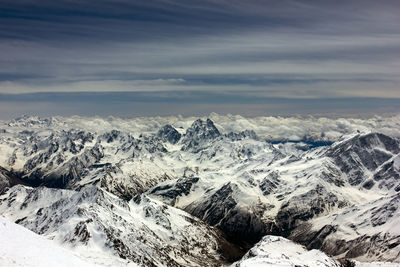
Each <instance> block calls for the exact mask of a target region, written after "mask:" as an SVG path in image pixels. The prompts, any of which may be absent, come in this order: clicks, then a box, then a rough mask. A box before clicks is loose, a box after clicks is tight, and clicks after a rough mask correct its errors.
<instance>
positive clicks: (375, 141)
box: [326, 133, 400, 185]
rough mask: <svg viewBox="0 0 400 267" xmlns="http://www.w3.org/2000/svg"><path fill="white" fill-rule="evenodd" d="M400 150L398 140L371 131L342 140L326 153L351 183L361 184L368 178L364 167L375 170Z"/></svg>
mask: <svg viewBox="0 0 400 267" xmlns="http://www.w3.org/2000/svg"><path fill="white" fill-rule="evenodd" d="M382 148H383V149H382ZM384 150H386V151H387V152H385V151H384ZM399 152H400V143H399V141H398V140H396V139H394V138H391V137H389V136H386V135H383V134H380V133H371V134H367V135H363V136H359V135H358V136H355V137H353V138H352V139H350V140H348V141H346V142H342V143H340V144H339V145H337V146H334V147H333V148H331V149H329V150H328V151H327V153H326V155H327V156H329V157H331V158H332V159H333V160H334V162H335V163H336V165H337V166H339V168H340V169H341V170H342V171H343V172H344V173H346V174H347V175H348V179H349V183H350V184H351V185H359V184H361V183H362V182H363V181H365V179H366V176H365V174H364V171H363V170H364V168H366V169H368V170H370V171H373V170H375V169H376V168H377V167H378V166H380V165H381V164H383V163H384V162H385V161H387V160H389V159H390V158H391V157H392V154H398V153H399Z"/></svg>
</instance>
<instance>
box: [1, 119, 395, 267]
mask: <svg viewBox="0 0 400 267" xmlns="http://www.w3.org/2000/svg"><path fill="white" fill-rule="evenodd" d="M214 116H215V115H214ZM114 120H115V121H116V122H115V121H114ZM145 121H146V119H143V120H142V121H135V123H132V125H133V126H132V128H129V123H130V122H132V121H128V120H126V121H123V120H120V119H109V120H103V119H100V118H93V119H87V118H82V119H79V118H75V120H71V119H69V118H66V119H61V118H48V119H40V118H36V117H23V118H20V119H17V120H13V121H11V122H4V123H3V124H2V125H1V126H0V129H1V134H0V152H1V153H0V194H1V195H0V214H1V215H3V216H4V217H6V218H9V219H11V220H13V221H16V222H17V223H18V224H20V225H23V226H25V227H27V228H28V229H30V230H32V231H34V232H36V233H38V234H41V235H43V236H45V237H47V238H50V239H53V240H55V241H56V242H57V243H58V244H61V245H62V246H64V247H66V248H69V249H72V250H77V251H79V253H81V254H82V255H93V256H91V257H93V258H95V257H97V256H95V255H100V256H99V257H98V259H99V260H98V261H95V263H97V264H102V263H104V262H120V261H121V262H125V263H127V262H135V263H138V264H141V263H143V264H145V265H146V266H151V265H153V266H159V265H164V266H218V265H223V264H228V262H232V261H234V260H238V259H239V258H240V257H241V256H242V255H243V254H244V253H245V252H246V250H247V249H249V248H250V247H252V246H253V245H254V244H255V243H257V242H258V241H260V240H261V239H262V238H263V237H264V236H266V235H271V234H273V235H279V236H283V237H286V238H289V239H291V240H294V241H296V242H299V243H301V244H302V245H304V246H305V247H306V248H308V249H320V250H322V251H324V252H326V253H328V254H329V255H332V256H335V257H336V258H338V259H339V258H355V259H357V260H359V261H377V260H379V261H395V262H400V246H399V244H400V232H399V231H398V229H397V228H398V227H396V226H397V224H399V223H400V216H399V212H398V207H399V193H398V192H399V191H400V140H399V139H398V136H397V135H396V134H393V131H392V130H393V129H390V127H388V125H386V126H385V127H382V132H384V133H381V132H375V130H376V125H377V124H372V123H371V122H369V124H367V123H364V122H360V121H357V127H358V126H361V125H364V126H363V127H364V128H362V130H363V131H362V132H361V133H358V132H357V131H354V127H351V126H349V125H347V126H346V127H344V126H343V121H342V122H341V123H342V124H340V125H342V126H340V127H338V129H347V130H346V131H345V132H343V133H344V135H338V134H333V133H329V132H327V131H326V130H324V132H320V133H319V134H317V133H316V132H315V131H314V132H312V133H309V134H307V136H306V137H304V138H303V139H296V138H294V140H292V141H291V138H288V137H287V136H286V135H285V136H282V138H277V137H276V136H275V137H273V138H272V137H271V136H272V135H271V134H268V133H267V130H266V128H265V127H264V128H263V125H260V126H259V128H254V127H253V128H249V129H246V128H243V129H241V131H238V132H231V131H227V129H233V128H235V127H233V126H232V125H231V124H228V123H225V122H224V123H223V122H219V124H218V125H222V126H221V128H220V129H219V127H218V125H216V124H215V123H214V122H213V121H212V120H211V119H206V120H203V119H196V120H193V121H191V122H188V121H187V120H184V119H182V118H181V120H176V121H174V120H172V119H170V120H169V121H168V120H167V121H166V120H164V119H162V118H160V119H158V121H152V120H150V119H148V123H150V124H151V125H146V124H145V123H144V122H145ZM263 121H265V120H261V119H260V122H263ZM282 121H284V119H282ZM382 121H383V120H382ZM392 121H393V119H392ZM165 122H167V123H165ZM168 122H173V123H172V124H170V123H168ZM249 122H250V120H248V121H245V120H244V119H242V118H239V119H237V120H236V123H238V124H240V125H247V126H248V125H254V124H250V123H249ZM330 122H331V123H332V124H334V123H333V122H332V121H330ZM161 123H165V124H164V125H161ZM307 123H309V122H307V121H305V125H307ZM318 123H319V124H318V125H320V124H321V120H318ZM336 123H337V124H338V125H339V122H336ZM365 125H373V126H371V127H370V128H367V126H365ZM396 125H397V124H394V126H393V128H394V129H397V128H396V127H397V126H396ZM399 125H400V124H399ZM114 126H115V127H114ZM308 126H309V125H307V127H308ZM318 127H319V126H318ZM324 127H325V128H326V126H324ZM236 128H237V127H236ZM236 128H235V129H236ZM314 128H316V127H314ZM257 129H261V130H260V132H262V134H261V135H258V132H257ZM335 129H336V128H335ZM373 130H374V131H373ZM271 131H272V130H271ZM337 131H339V130H337ZM394 132H395V131H394ZM271 133H272V132H271ZM263 240H264V239H263ZM282 240H284V239H280V242H281V241H282ZM264 241H265V240H264ZM271 242H272V241H271ZM282 242H284V241H282ZM318 253H321V252H318ZM318 255H320V254H318ZM321 255H322V254H321ZM243 260H246V258H245V259H243ZM243 264H244V263H243ZM332 264H337V262H335V261H333V260H332ZM243 266H247V265H243ZM326 266H330V265H326ZM331 266H334V265H331Z"/></svg>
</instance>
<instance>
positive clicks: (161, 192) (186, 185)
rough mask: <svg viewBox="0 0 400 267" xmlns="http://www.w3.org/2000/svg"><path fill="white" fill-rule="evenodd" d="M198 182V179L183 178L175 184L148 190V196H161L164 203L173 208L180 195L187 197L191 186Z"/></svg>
mask: <svg viewBox="0 0 400 267" xmlns="http://www.w3.org/2000/svg"><path fill="white" fill-rule="evenodd" d="M198 181H199V178H198V177H183V178H180V179H178V180H177V181H176V182H175V183H171V184H167V185H162V186H157V187H155V188H153V189H152V190H150V192H149V194H152V195H156V196H161V197H163V198H164V202H167V203H168V204H169V205H172V206H174V205H175V202H176V199H177V198H178V197H179V196H182V195H188V194H189V192H190V189H191V188H192V186H193V184H195V183H197V182H198Z"/></svg>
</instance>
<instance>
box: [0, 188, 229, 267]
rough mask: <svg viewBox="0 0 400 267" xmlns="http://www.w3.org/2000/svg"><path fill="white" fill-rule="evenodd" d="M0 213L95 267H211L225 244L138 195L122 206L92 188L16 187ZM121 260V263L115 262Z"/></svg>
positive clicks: (189, 219)
mask: <svg viewBox="0 0 400 267" xmlns="http://www.w3.org/2000/svg"><path fill="white" fill-rule="evenodd" d="M0 214H2V215H3V216H4V217H6V218H8V219H11V220H14V221H16V222H17V223H18V224H20V225H22V226H24V227H26V228H28V229H30V230H32V231H34V232H35V233H38V234H41V235H43V236H46V237H47V238H49V239H52V240H54V241H55V242H57V243H58V244H60V245H62V246H64V247H67V248H70V249H73V250H75V251H78V252H79V253H80V254H82V255H85V256H86V257H88V258H91V259H92V261H93V262H95V263H97V264H101V265H103V264H105V265H111V266H113V265H115V264H117V265H119V264H122V263H124V262H125V261H123V260H122V259H126V260H128V261H129V262H136V263H143V264H144V265H146V266H198V265H203V266H214V265H218V264H221V263H222V262H223V261H224V259H223V258H222V255H221V254H223V249H225V248H227V247H229V243H228V242H226V241H224V239H223V238H222V237H220V236H219V234H218V232H217V231H216V230H214V229H212V228H211V227H209V226H207V225H206V224H204V223H203V222H201V221H199V220H198V219H196V218H193V217H192V216H190V215H189V214H187V213H185V212H183V211H180V210H178V209H175V208H172V207H168V206H166V205H163V204H162V203H159V202H157V201H153V200H150V199H148V198H147V197H145V196H142V197H140V198H138V199H136V201H133V200H132V201H130V202H127V201H125V200H122V199H119V198H117V197H115V196H114V195H112V194H110V193H107V192H105V191H104V190H102V189H98V188H96V187H92V188H86V189H84V190H82V191H80V192H75V191H70V190H60V189H50V188H45V187H38V188H29V187H24V186H22V185H17V186H14V187H12V188H11V189H9V190H8V191H7V192H6V194H4V195H2V196H0ZM121 261H122V262H121Z"/></svg>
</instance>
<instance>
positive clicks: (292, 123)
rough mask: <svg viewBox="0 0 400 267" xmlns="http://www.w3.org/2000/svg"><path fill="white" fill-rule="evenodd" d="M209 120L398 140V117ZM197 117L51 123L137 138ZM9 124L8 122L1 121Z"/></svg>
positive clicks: (275, 134) (271, 131) (239, 127)
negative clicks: (386, 136) (115, 131)
mask: <svg viewBox="0 0 400 267" xmlns="http://www.w3.org/2000/svg"><path fill="white" fill-rule="evenodd" d="M207 117H208V118H211V119H212V120H213V121H214V123H215V124H216V126H217V128H218V129H219V130H220V131H221V132H222V133H224V134H226V133H229V132H231V131H233V132H240V131H244V130H246V129H247V130H254V131H255V132H256V133H257V135H258V136H259V137H261V138H264V139H267V140H285V139H290V140H303V139H304V137H308V138H313V139H314V140H324V141H337V140H339V139H341V138H342V137H343V136H346V135H349V134H355V133H356V132H357V131H360V132H362V133H369V132H381V133H384V134H387V135H390V136H393V137H400V114H398V115H394V116H372V117H365V118H357V117H337V118H330V117H313V116H306V117H300V116H296V117H293V116H289V117H279V116H258V117H246V116H241V115H231V114H227V115H221V114H217V113H211V114H208V115H206V116H203V117H202V118H203V119H205V118H207ZM30 119H32V120H37V118H35V117H25V118H22V119H21V120H22V121H24V120H30ZM196 119H198V117H197V116H162V117H160V116H153V117H139V116H136V117H133V118H125V119H124V118H119V117H115V116H109V117H99V116H96V117H81V116H73V117H53V118H52V120H51V121H52V122H53V123H55V124H56V125H61V126H62V129H64V130H65V129H69V128H74V129H84V130H89V131H95V132H99V133H102V132H105V131H110V130H112V129H117V130H121V131H125V132H130V133H132V134H133V135H135V136H138V135H139V134H154V133H156V132H157V131H158V130H159V128H161V127H162V126H163V125H165V124H171V125H173V126H174V127H176V128H181V129H182V130H185V129H187V128H188V127H189V126H190V125H191V124H192V123H193V121H194V120H196ZM3 123H6V124H7V123H8V121H3Z"/></svg>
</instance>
